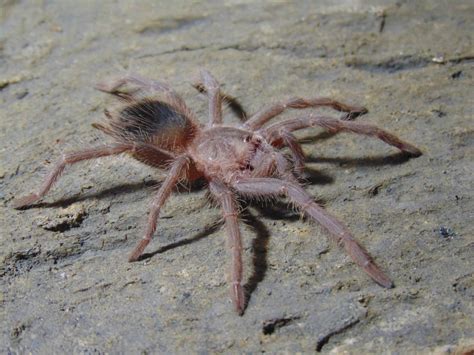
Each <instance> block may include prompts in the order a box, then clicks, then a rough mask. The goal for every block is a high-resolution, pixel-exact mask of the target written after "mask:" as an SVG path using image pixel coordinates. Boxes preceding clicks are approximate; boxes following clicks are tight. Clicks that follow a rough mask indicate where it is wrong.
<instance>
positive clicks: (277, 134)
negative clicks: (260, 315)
mask: <svg viewBox="0 0 474 355" xmlns="http://www.w3.org/2000/svg"><path fill="white" fill-rule="evenodd" d="M200 77H201V79H200V82H198V83H197V84H196V85H195V87H196V88H197V89H198V90H199V91H201V92H202V93H206V94H207V96H208V100H209V120H208V123H207V124H201V123H199V121H198V120H197V118H196V116H195V114H194V113H193V112H192V111H191V110H190V109H189V108H188V107H187V106H186V104H185V102H184V100H183V99H182V98H181V97H180V96H179V95H178V94H177V93H176V92H175V91H174V90H173V89H172V88H171V87H169V86H168V85H166V84H164V83H162V82H157V81H153V80H148V79H144V78H141V77H139V76H125V77H123V78H120V79H117V80H114V81H113V82H109V83H101V84H98V85H97V89H99V90H101V91H103V92H106V93H109V94H112V95H114V96H115V97H117V98H119V99H120V102H121V104H120V105H118V106H117V107H115V108H114V109H111V110H105V116H106V120H105V122H104V123H95V124H93V126H94V127H95V128H97V129H99V130H101V131H102V132H104V133H105V134H107V135H109V136H110V137H112V138H113V142H112V143H110V144H108V145H105V146H98V147H93V148H86V149H83V150H80V151H77V152H73V153H68V154H64V155H63V156H62V157H61V158H60V159H59V161H58V162H57V163H56V164H55V165H54V167H53V169H52V170H51V172H50V173H49V174H48V175H47V177H46V179H45V181H44V182H43V184H42V185H41V187H40V188H39V191H38V192H36V193H32V194H30V195H28V196H26V197H23V198H20V199H18V200H16V201H15V202H14V207H15V208H24V207H26V206H28V205H31V204H32V203H34V202H35V201H37V200H39V199H41V198H42V197H43V196H44V195H45V194H46V193H47V192H48V191H49V190H50V188H51V187H52V186H53V184H54V183H55V182H56V181H57V179H58V178H59V176H60V175H61V173H62V172H63V170H64V168H65V167H66V165H68V164H74V163H78V162H80V161H83V160H87V159H95V158H100V157H105V156H112V155H118V154H122V153H127V154H129V155H131V156H132V157H133V158H135V159H137V160H139V161H140V162H143V163H145V164H147V165H150V166H152V167H155V168H160V169H166V170H167V177H166V178H165V180H164V181H163V183H162V184H161V186H160V188H159V190H158V192H157V193H156V195H155V196H154V197H153V200H152V203H151V209H150V212H149V215H148V224H147V228H146V232H145V236H144V237H143V239H141V240H140V241H139V242H138V244H137V246H136V247H135V249H134V250H133V252H132V253H131V255H130V257H129V261H136V260H138V259H139V258H140V256H141V255H142V253H143V251H144V249H145V247H146V246H147V245H148V244H149V243H150V241H151V239H152V237H153V234H154V233H155V230H156V226H157V220H158V217H159V214H160V210H161V208H162V206H163V204H164V203H165V201H166V200H167V199H168V197H169V196H170V194H171V192H172V190H173V188H174V187H175V185H176V184H177V183H178V182H179V181H180V180H186V181H194V180H196V179H199V178H204V179H206V180H207V182H208V184H209V185H208V186H209V190H210V193H211V195H212V196H213V197H214V198H215V200H217V202H219V204H220V206H221V208H222V213H223V219H224V221H225V226H226V229H227V234H228V237H229V242H230V243H229V244H230V249H231V251H232V272H231V278H232V281H231V297H232V301H233V304H234V307H235V310H236V311H237V313H238V314H239V315H242V314H243V311H244V309H245V305H246V297H245V295H244V288H243V285H242V240H241V234H240V231H239V225H238V204H237V202H236V196H237V195H242V196H248V197H258V196H265V197H268V196H270V197H277V196H278V195H283V196H286V197H287V198H288V200H289V202H291V203H292V204H294V205H295V206H296V207H297V208H298V209H299V210H300V211H301V212H303V213H304V214H306V215H307V216H308V217H309V218H311V219H313V220H315V221H316V222H317V223H319V224H320V225H321V226H322V227H323V228H324V229H326V230H327V232H329V235H330V236H331V237H332V238H334V239H335V240H336V241H337V242H338V243H339V244H340V245H342V246H343V247H344V249H345V250H346V252H347V253H348V254H349V255H350V257H351V258H352V259H353V260H354V262H355V263H356V264H358V265H359V266H360V267H361V268H362V269H363V270H364V271H365V272H366V273H367V274H368V275H369V276H370V277H371V278H372V279H373V280H375V282H377V283H378V284H380V285H381V286H383V287H387V288H390V287H393V284H392V282H391V280H390V279H389V278H388V277H387V276H386V275H385V274H384V273H383V272H382V271H381V270H380V269H379V267H378V266H377V265H376V264H375V263H374V262H373V261H372V259H371V257H370V256H369V254H368V253H367V251H365V250H364V248H362V247H361V246H360V245H359V244H358V242H357V241H356V240H355V239H354V237H353V236H352V234H351V232H350V231H349V230H348V229H347V228H346V226H344V224H342V223H341V222H339V221H338V220H337V219H336V218H335V217H333V216H332V215H331V214H330V213H328V212H327V211H325V210H324V209H323V208H322V207H321V206H319V205H318V204H317V203H316V202H315V201H314V200H313V198H312V197H311V196H310V195H309V194H308V193H307V192H306V191H305V190H304V189H303V187H302V186H301V185H300V183H299V182H298V175H299V174H300V173H301V171H302V169H303V168H304V159H305V156H304V154H303V150H302V148H301V146H300V144H299V142H298V140H297V139H296V137H295V136H294V135H293V133H292V132H294V131H296V130H300V129H303V128H308V127H313V126H320V127H323V128H324V129H326V130H328V131H330V132H333V133H338V132H352V133H357V134H362V135H366V136H371V137H376V138H379V139H381V140H382V141H384V142H385V143H388V144H390V145H392V146H395V147H397V148H398V149H400V150H401V151H403V152H406V153H408V154H410V155H412V156H419V155H420V154H421V151H420V150H419V149H418V148H416V147H415V146H413V145H411V144H409V143H407V142H404V141H402V140H401V139H399V138H398V137H396V136H395V135H393V134H391V133H388V132H387V131H385V130H382V129H380V128H378V127H376V126H373V125H370V124H365V123H359V122H354V121H349V120H347V119H345V120H344V119H335V118H330V117H325V116H320V115H316V114H314V113H308V114H305V115H302V116H300V117H296V118H290V119H286V120H281V121H279V122H275V123H272V124H267V122H268V121H270V120H271V119H273V118H274V117H276V116H278V115H279V114H280V113H282V112H283V111H285V110H286V109H288V108H293V109H304V108H310V107H313V108H314V107H322V106H326V107H331V108H333V109H335V110H338V111H341V112H346V113H347V115H346V116H345V117H344V118H353V117H355V116H358V115H361V114H364V113H366V112H367V110H366V109H365V108H363V107H356V106H349V105H346V104H343V103H341V102H338V101H335V100H332V99H329V98H311V99H303V98H292V99H289V100H287V101H281V102H278V103H275V104H272V105H269V106H268V107H265V108H264V109H262V110H260V111H258V112H257V113H255V114H253V115H252V116H250V117H249V118H248V120H246V121H244V122H243V123H241V124H240V125H239V126H234V125H228V124H224V123H223V119H222V103H223V101H226V102H227V103H235V102H236V101H233V100H234V99H233V98H232V97H231V96H227V95H225V94H223V93H222V92H221V90H220V88H219V84H218V82H217V81H216V79H215V78H214V77H213V76H212V75H211V74H210V73H209V72H208V71H206V70H202V71H201V72H200ZM283 147H286V148H288V149H289V153H290V154H289V156H288V157H287V156H286V155H284V154H282V152H281V150H280V149H281V148H283Z"/></svg>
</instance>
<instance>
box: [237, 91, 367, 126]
mask: <svg viewBox="0 0 474 355" xmlns="http://www.w3.org/2000/svg"><path fill="white" fill-rule="evenodd" d="M309 107H332V108H333V109H335V110H337V111H341V112H347V115H346V117H345V118H346V119H348V118H355V117H357V116H360V115H363V114H365V113H367V112H368V111H367V109H366V108H365V107H360V106H350V105H347V104H344V103H342V102H339V101H335V100H332V99H329V98H325V97H316V98H312V99H303V98H292V99H289V100H286V101H281V102H277V103H275V104H273V105H270V106H268V107H265V108H263V109H262V110H260V111H258V112H257V113H255V114H254V115H252V116H250V118H249V119H248V121H247V122H245V123H244V124H243V126H244V128H246V129H250V130H256V129H259V128H261V127H262V126H263V125H264V124H265V123H267V122H268V121H269V120H271V119H272V118H273V117H275V116H277V115H279V114H280V113H282V112H283V111H285V110H286V109H288V108H295V109H304V108H309Z"/></svg>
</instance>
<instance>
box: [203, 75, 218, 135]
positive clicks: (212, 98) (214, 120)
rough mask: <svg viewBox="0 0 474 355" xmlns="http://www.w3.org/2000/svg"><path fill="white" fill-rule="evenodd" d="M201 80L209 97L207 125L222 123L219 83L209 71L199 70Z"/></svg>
mask: <svg viewBox="0 0 474 355" xmlns="http://www.w3.org/2000/svg"><path fill="white" fill-rule="evenodd" d="M201 80H202V85H203V86H204V89H205V90H206V92H207V96H208V98H209V126H210V127H212V126H213V125H216V124H221V123H222V98H221V91H220V87H219V83H218V82H217V80H216V79H215V78H214V77H213V76H212V74H211V73H210V72H208V71H207V70H205V69H202V70H201Z"/></svg>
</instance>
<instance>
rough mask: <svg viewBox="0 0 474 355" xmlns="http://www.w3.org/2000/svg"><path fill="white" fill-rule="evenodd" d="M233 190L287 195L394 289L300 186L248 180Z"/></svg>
mask: <svg viewBox="0 0 474 355" xmlns="http://www.w3.org/2000/svg"><path fill="white" fill-rule="evenodd" d="M233 187H234V189H235V190H236V191H237V192H239V193H241V194H243V195H247V196H259V195H260V196H262V195H263V196H265V195H273V196H276V195H285V196H287V197H288V198H289V200H290V201H291V202H292V203H294V204H295V205H296V206H297V207H298V208H299V209H300V210H301V211H302V212H304V213H305V214H307V215H308V216H309V217H311V218H312V219H314V220H315V221H316V222H318V223H319V224H320V225H321V226H322V227H324V229H326V230H327V231H328V232H329V234H330V235H331V237H332V238H334V239H335V240H336V241H337V242H338V243H339V244H340V245H342V246H343V247H344V249H345V250H346V252H347V253H348V254H349V256H350V257H351V258H352V260H354V262H355V263H356V264H357V265H359V266H360V267H361V268H362V269H363V270H364V271H365V272H366V273H367V274H368V275H369V276H370V277H371V278H372V279H374V280H375V282H377V283H378V284H379V285H381V286H383V287H387V288H391V287H393V284H392V281H390V279H389V278H388V277H387V276H386V275H385V274H384V273H383V272H382V271H381V270H380V269H379V267H378V266H377V265H376V264H375V263H374V262H373V261H372V258H371V257H370V255H369V254H368V253H367V251H366V250H365V249H364V248H363V247H362V246H360V245H359V243H357V241H356V240H355V239H354V237H353V236H352V234H351V232H349V230H348V229H347V227H346V226H344V225H343V224H342V223H341V222H339V221H338V220H337V219H336V218H335V217H333V216H332V215H331V214H329V213H328V212H327V211H325V210H324V209H323V208H322V207H321V206H319V205H318V204H317V203H315V202H314V201H313V198H312V197H311V196H310V195H309V194H308V193H307V192H306V191H305V190H304V189H303V188H302V187H301V186H299V185H298V184H295V183H292V182H289V181H284V180H280V179H274V178H254V179H252V178H246V179H240V180H237V181H236V182H234V184H233Z"/></svg>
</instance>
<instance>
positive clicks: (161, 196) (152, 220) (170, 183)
mask: <svg viewBox="0 0 474 355" xmlns="http://www.w3.org/2000/svg"><path fill="white" fill-rule="evenodd" d="M188 166H189V158H188V157H187V156H185V155H182V156H180V157H178V158H176V160H175V161H174V162H173V164H171V167H170V169H169V171H168V175H167V176H166V179H165V180H164V181H163V184H162V185H161V186H160V189H159V190H158V192H157V193H156V195H155V197H154V198H153V201H152V203H151V209H150V213H149V215H148V224H147V228H146V232H145V236H144V237H143V238H142V239H141V240H140V241H139V242H138V244H137V246H136V247H135V249H133V251H132V253H131V254H130V256H129V258H128V261H130V262H132V261H137V260H138V259H139V258H140V256H141V255H142V254H143V251H144V250H145V248H146V246H147V245H148V244H149V243H150V241H151V239H152V237H153V234H154V233H155V231H156V225H157V222H158V217H159V215H160V210H161V207H163V205H164V204H165V202H166V200H167V199H168V197H169V196H170V195H171V191H172V190H173V187H174V186H175V185H176V184H177V183H178V181H179V180H180V179H181V178H182V177H183V175H184V174H183V173H184V172H185V171H186V170H187V168H188Z"/></svg>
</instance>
